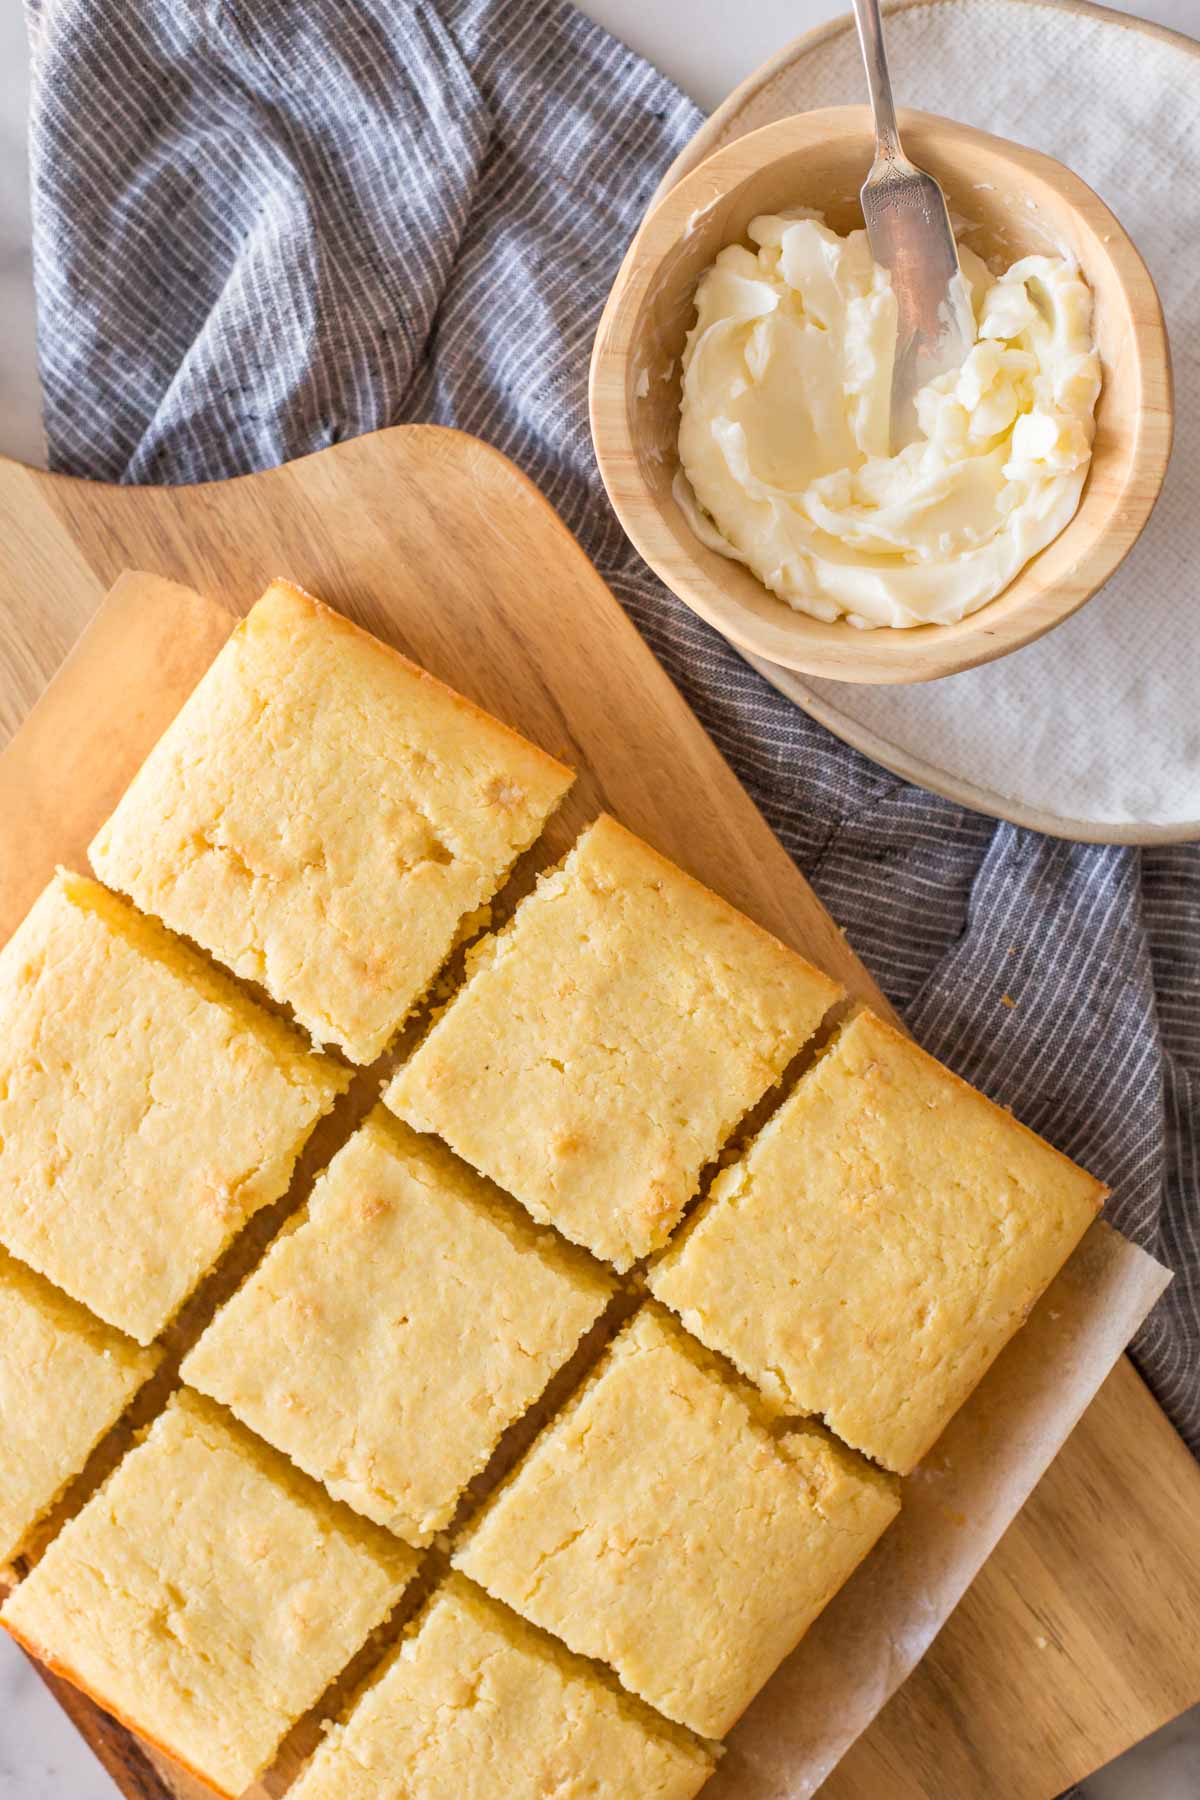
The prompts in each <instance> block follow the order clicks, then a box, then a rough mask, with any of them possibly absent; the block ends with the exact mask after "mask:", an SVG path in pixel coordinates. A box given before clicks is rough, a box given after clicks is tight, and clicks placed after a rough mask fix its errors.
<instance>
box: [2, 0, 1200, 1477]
mask: <svg viewBox="0 0 1200 1800" xmlns="http://www.w3.org/2000/svg"><path fill="white" fill-rule="evenodd" d="M28 8H29V19H30V25H31V30H32V35H33V42H34V51H35V59H34V108H33V136H32V150H33V169H34V224H35V259H36V276H37V286H38V303H39V314H40V336H41V361H42V375H43V380H44V387H45V396H46V426H47V432H48V437H49V443H50V449H51V455H52V461H53V466H54V467H56V468H58V469H61V470H66V471H69V472H70V473H72V474H77V475H87V476H95V477H100V478H103V479H105V480H109V481H130V482H178V481H197V480H204V479H209V478H212V477H216V476H225V475H235V474H238V473H240V472H242V471H244V470H249V469H260V468H265V467H268V466H270V465H273V464H276V463H279V462H282V461H284V460H285V459H287V458H289V457H293V456H297V455H300V454H302V453H304V452H306V451H310V450H316V449H319V448H321V447H322V446H323V445H326V444H330V443H334V442H336V441H338V440H339V439H342V438H347V437H351V436H354V435H355V434H356V433H359V432H364V431H370V430H372V429H374V428H375V427H377V426H382V425H389V424H394V423H396V422H398V421H402V420H434V421H437V422H440V423H443V424H448V425H456V426H460V427H462V428H463V429H464V430H466V431H470V432H475V433H477V434H478V435H479V436H481V437H483V438H486V439H487V440H488V441H489V442H491V443H493V444H495V445H497V446H498V447H499V448H500V449H501V450H503V451H505V452H506V453H507V454H508V455H509V456H511V457H513V458H514V459H515V460H516V462H518V463H519V464H520V465H521V467H522V468H523V469H525V470H526V472H527V473H528V474H529V475H530V476H532V478H533V480H534V481H535V482H536V483H537V485H538V486H539V487H540V488H541V490H542V492H543V493H544V494H545V495H546V496H547V498H548V499H549V500H550V502H551V503H552V504H553V505H554V506H555V507H556V508H557V509H558V511H559V512H560V513H561V514H562V516H563V518H564V519H565V520H566V522H567V523H568V524H569V525H570V527H571V528H572V530H573V531H574V532H575V533H576V534H577V536H578V537H579V538H580V540H581V542H582V543H583V545H584V547H585V549H586V550H587V552H588V554H589V555H590V556H591V557H592V559H593V561H594V562H595V563H596V565H597V567H598V568H599V569H600V571H601V572H602V574H603V575H604V576H605V578H606V579H607V581H608V582H609V583H610V585H611V586H612V588H613V590H614V592H615V593H616V594H617V596H618V597H619V599H620V600H621V602H622V603H623V605H625V606H626V607H627V608H628V610H629V612H630V614H631V615H632V617H633V618H634V620H635V621H636V622H637V625H638V626H639V628H640V629H641V630H642V632H643V633H644V634H645V636H646V638H647V640H648V641H649V643H650V644H651V645H652V647H653V649H654V650H655V652H656V653H657V654H658V656H659V657H660V658H661V659H662V661H663V662H664V664H665V665H666V667H667V668H668V669H669V670H670V672H671V674H672V676H673V677H674V679H675V680H676V681H677V682H678V684H679V686H680V687H681V688H682V689H683V691H684V693H685V694H686V695H687V697H688V699H689V700H690V701H691V703H692V705H693V706H694V707H695V709H696V711H697V712H698V713H699V715H700V717H701V719H702V720H703V722H704V724H705V725H706V726H707V728H708V730H709V731H710V732H711V733H712V735H713V737H714V738H715V739H716V741H717V743H718V744H719V745H720V748H721V749H722V751H723V752H724V753H725V755H726V756H727V757H728V758H729V760H730V761H731V762H732V764H733V765H734V767H735V768H736V769H737V771H738V773H739V775H740V776H741V778H742V780H743V781H744V782H745V784H746V786H747V787H748V788H749V790H750V792H751V793H752V794H753V796H754V798H755V800H756V801H757V802H758V804H759V805H760V806H761V807H762V809H763V811H764V812H765V813H766V815H767V817H768V818H769V819H770V821H771V823H772V824H773V826H774V828H775V830H776V831H777V832H778V833H779V836H780V837H781V838H782V840H783V842H784V843H785V844H786V845H787V847H788V849H789V850H790V851H791V853H792V854H793V855H794V856H795V858H796V860H797V862H798V863H799V864H800V866H801V868H802V869H803V870H804V871H805V873H806V874H807V875H808V876H809V877H810V879H811V880H812V881H813V883H814V885H815V886H816V888H817V890H818V892H819V893H820V895H821V897H822V898H823V899H824V900H825V902H826V903H827V905H828V906H829V907H830V909H831V911H832V912H833V914H834V915H835V917H836V918H837V919H838V920H839V921H840V922H841V923H842V925H843V926H844V927H845V928H846V931H847V933H848V935H849V937H850V939H851V941H852V942H853V944H854V946H855V948H856V949H857V950H858V951H859V953H860V954H861V955H862V957H863V958H864V959H865V961H866V962H867V963H868V964H869V965H870V967H871V968H872V969H873V970H874V972H875V974H876V975H877V976H878V978H879V980H880V982H881V983H882V985H883V987H884V988H885V989H886V991H887V993H888V995H889V997H890V998H891V999H892V1000H893V1001H894V1002H895V1003H896V1005H897V1006H898V1007H899V1008H900V1009H901V1010H902V1011H903V1012H904V1014H905V1016H906V1018H907V1020H908V1023H909V1024H910V1026H911V1027H912V1029H913V1031H914V1032H915V1034H916V1036H917V1037H918V1038H919V1039H920V1041H921V1042H922V1043H923V1044H924V1045H926V1047H927V1048H928V1049H930V1050H931V1051H933V1052H934V1054H935V1055H937V1056H940V1057H942V1058H944V1059H945V1061H947V1062H948V1063H950V1064H951V1065H952V1066H953V1067H954V1068H956V1069H958V1070H959V1071H960V1072H961V1073H962V1074H963V1075H965V1076H966V1077H967V1078H968V1079H969V1080H971V1081H974V1082H977V1083H978V1084H979V1085H980V1086H981V1087H983V1088H984V1089H985V1090H986V1091H987V1092H989V1093H991V1094H994V1095H995V1096H997V1097H998V1098H1000V1099H1002V1100H1004V1101H1006V1102H1008V1103H1010V1104H1011V1105H1012V1106H1013V1107H1014V1109H1015V1111H1016V1112H1017V1114H1018V1115H1019V1117H1021V1118H1022V1119H1024V1120H1025V1121H1026V1122H1027V1123H1028V1124H1030V1125H1032V1126H1033V1127H1034V1128H1035V1129H1036V1130H1038V1131H1042V1132H1045V1133H1046V1134H1047V1135H1048V1136H1049V1137H1050V1138H1051V1139H1052V1140H1053V1141H1054V1142H1055V1143H1057V1144H1059V1145H1061V1147H1062V1148H1063V1149H1064V1150H1066V1151H1067V1152H1068V1153H1069V1154H1070V1155H1071V1156H1074V1157H1076V1158H1078V1159H1079V1160H1080V1161H1081V1162H1083V1163H1084V1164H1086V1165H1087V1167H1088V1168H1090V1169H1093V1170H1094V1171H1095V1172H1096V1173H1097V1174H1098V1175H1101V1176H1102V1177H1104V1179H1105V1180H1107V1181H1108V1182H1109V1183H1111V1185H1112V1187H1113V1190H1114V1198H1113V1201H1112V1207H1111V1216H1112V1217H1113V1218H1114V1220H1115V1221H1116V1223H1117V1224H1118V1225H1119V1226H1120V1227H1121V1229H1122V1230H1124V1231H1125V1232H1127V1233H1129V1234H1130V1235H1131V1236H1132V1237H1135V1238H1136V1239H1137V1240H1138V1241H1139V1242H1140V1243H1142V1244H1144V1245H1145V1246H1146V1248H1147V1249H1149V1250H1150V1251H1152V1252H1153V1253H1154V1255H1156V1256H1157V1257H1159V1258H1160V1259H1161V1260H1162V1261H1163V1262H1165V1263H1167V1264H1169V1265H1170V1266H1171V1267H1172V1268H1173V1269H1174V1270H1175V1271H1176V1275H1177V1279H1176V1281H1175V1283H1174V1285H1173V1287H1172V1288H1171V1289H1170V1290H1169V1292H1168V1294H1167V1296H1166V1297H1165V1299H1164V1300H1163V1301H1162V1303H1161V1304H1160V1305H1159V1307H1158V1308H1157V1309H1156V1311H1155V1312H1154V1313H1153V1314H1152V1316H1151V1318H1150V1319H1149V1321H1148V1322H1147V1324H1146V1326H1145V1327H1144V1329H1143V1331H1142V1333H1141V1335H1140V1337H1139V1339H1138V1341H1137V1344H1136V1356H1137V1359H1138V1362H1139V1364H1140V1366H1141V1368H1142V1369H1143V1371H1144V1372H1145V1374H1146V1375H1147V1377H1148V1378H1149V1380H1150V1382H1151V1384H1152V1385H1153V1387H1154V1389H1155V1392H1156V1393H1157V1394H1158V1397H1159V1398H1160V1400H1161V1401H1162V1402H1163V1404H1164V1406H1165V1407H1166V1408H1167V1410H1168V1412H1169V1413H1170V1415H1171V1416H1172V1418H1173V1419H1174V1420H1175V1423H1176V1424H1177V1425H1178V1426H1179V1428H1180V1430H1181V1431H1182V1432H1183V1433H1184V1434H1185V1435H1186V1436H1187V1437H1188V1438H1189V1441H1190V1442H1191V1444H1192V1446H1193V1448H1195V1449H1196V1450H1197V1451H1200V1166H1198V1149H1197V1146H1198V1138H1200V1121H1198V1118H1197V1093H1198V1083H1200V847H1194V846H1189V847H1186V848H1165V849H1155V850H1147V851H1144V852H1141V853H1139V852H1138V851H1136V850H1122V849H1106V848H1095V847H1086V846H1081V845H1074V844H1066V843H1060V842H1055V841H1051V840H1049V839H1046V838H1042V837H1038V836H1036V835H1035V834H1034V833H1032V832H1029V831H1022V830H1017V829H1015V828H1013V827H1011V826H1007V825H995V824H993V822H992V821H991V820H990V819H986V818H982V817H980V816H979V815H977V814H975V813H971V812H967V811H964V810H963V809H962V808H960V807H957V806H954V805H951V804H950V803H949V802H947V801H945V800H941V799H938V798H935V797H934V796H932V795H930V794H927V793H924V792H923V791H922V790H921V789H919V788H915V787H912V786H909V785H908V784H907V783H905V782H903V781H901V780H898V779H897V778H895V777H894V776H892V775H889V774H886V773H885V772H884V771H883V770H881V769H879V768H877V767H876V766H875V765H874V764H872V763H870V762H868V761H867V760H866V759H865V758H863V757H861V756H859V755H857V754H856V753H855V752H853V751H851V750H849V749H847V748H845V747H844V746H843V745H842V744H841V743H839V742H838V741H837V740H836V739H834V738H832V737H830V736H829V735H828V733H827V732H826V731H825V730H824V729H823V728H822V727H821V726H820V725H818V724H816V723H814V722H813V721H812V720H810V719H808V718H806V717H805V715H804V714H803V713H801V712H799V711H797V710H796V709H795V708H794V707H792V706H791V705H790V704H789V703H788V702H787V701H785V700H783V699H781V698H780V697H779V696H778V695H777V694H776V693H774V692H773V690H772V689H770V688H769V687H768V686H767V685H766V684H765V683H764V682H763V681H761V680H760V679H759V677H758V676H757V675H756V674H755V673H754V672H753V671H752V670H750V669H749V668H748V667H747V666H746V665H745V664H744V663H743V662H742V661H741V660H740V659H739V657H738V656H737V655H736V654H735V653H734V652H733V651H732V650H731V649H729V648H728V646H727V645H726V644H724V643H723V642H722V641H721V640H720V639H719V638H717V637H716V636H714V635H713V633H712V632H711V631H709V630H708V629H707V628H706V627H705V626H704V625H702V624H701V623H700V622H699V621H698V620H697V619H695V618H694V617H693V616H692V615H691V614H690V613H689V612H688V611H687V610H686V609H685V608H684V607H683V606H681V605H680V604H679V603H678V602H677V601H676V600H674V599H673V598H672V596H671V595H670V594H668V593H666V592H665V591H664V589H663V588H662V587H661V585H660V584H659V583H658V582H657V581H656V580H655V578H654V577H653V576H652V575H651V574H650V573H649V571H648V570H647V569H646V568H645V566H644V565H643V564H642V563H641V562H640V561H639V559H638V557H637V556H636V555H635V554H634V553H633V551H632V550H631V549H630V546H629V545H628V543H627V542H626V541H625V539H624V537H623V535H622V532H621V530H620V528H619V526H618V525H617V523H616V521H615V519H614V518H613V516H612V513H611V512H610V510H609V507H608V505H607V502H606V500H605V496H604V493H603V491H602V488H601V485H600V481H599V478H598V476H597V472H596V467H595V463H594V460H593V457H592V450H591V443H590V438H589V434H588V423H587V405H586V377H587V362H588V353H589V349H590V345H591V340H592V335H593V332H594V329H595V326H596V321H597V318H598V316H599V312H600V307H601V305H602V302H603V300H604V297H605V295H606V293H607V291H608V288H609V285H610V283H611V280H612V277H613V275H614V274H615V272H616V268H617V265H618V262H619V260H620V257H621V254H622V251H623V249H624V247H625V245H626V243H627V242H628V240H629V238H630V236H631V234H632V232H633V230H634V228H635V227H636V225H637V223H638V220H639V218H640V216H641V214H642V211H643V209H644V207H645V205H646V202H647V200H648V198H649V196H650V194H651V192H652V191H653V188H654V186H655V183H656V181H657V179H658V177H659V175H660V174H661V172H662V170H663V169H664V168H665V167H666V165H667V164H668V162H669V161H670V160H671V158H672V157H673V156H674V154H675V153H676V152H677V151H678V150H679V149H680V148H681V147H682V146H683V144H684V143H685V142H686V141H687V139H688V138H689V137H690V136H691V134H692V133H693V132H694V131H695V129H696V128H697V126H698V124H699V123H700V120H699V115H698V114H697V112H696V111H695V109H694V108H693V107H692V106H691V105H690V104H689V103H688V102H687V101H686V100H685V99H684V98H683V97H682V96H681V95H680V94H679V93H678V92H677V91H676V90H675V89H674V88H673V87H671V86H670V84H669V83H668V82H667V81H665V80H664V79H663V78H662V77H661V76H659V75H658V74H657V73H656V72H655V71H654V70H653V69H651V68H649V67H648V66H647V65H646V64H645V63H644V62H642V61H640V60H638V59H637V58H636V57H634V56H633V55H631V54H630V52H629V51H628V50H626V49H624V48H623V47H622V46H621V45H620V44H618V43H616V42H615V41H614V40H613V39H612V38H610V37H608V36H607V35H605V33H604V32H602V31H601V30H599V29H598V28H597V27H596V26H594V25H593V24H591V23H590V22H588V21H587V20H586V19H584V18H583V17H582V16H581V15H579V14H578V13H576V12H574V11H573V10H571V9H570V8H569V7H568V6H566V5H564V4H562V3H561V0H407V3H405V0H357V3H355V4H347V3H346V0H308V3H307V4H305V5H303V6H297V5H295V4H292V0H28ZM598 678H599V679H603V672H602V671H601V672H598ZM1006 995H1016V996H1018V997H1019V1005H1018V1006H1016V1007H1015V1008H1011V1007H1008V1006H1006V1005H1005V1004H1003V1003H1002V1002H1003V997H1004V996H1006Z"/></svg>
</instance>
